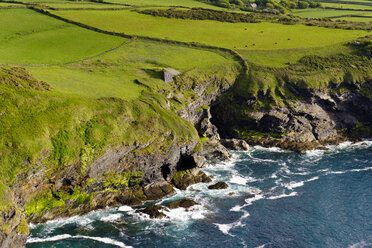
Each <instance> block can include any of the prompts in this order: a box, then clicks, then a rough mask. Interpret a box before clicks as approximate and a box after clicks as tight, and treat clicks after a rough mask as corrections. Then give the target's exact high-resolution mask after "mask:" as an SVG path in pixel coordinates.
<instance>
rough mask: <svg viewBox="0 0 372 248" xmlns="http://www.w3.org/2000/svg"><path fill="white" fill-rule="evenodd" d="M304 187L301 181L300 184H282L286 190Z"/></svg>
mask: <svg viewBox="0 0 372 248" xmlns="http://www.w3.org/2000/svg"><path fill="white" fill-rule="evenodd" d="M302 186H304V182H303V181H301V182H290V183H287V184H284V187H286V188H287V189H291V190H292V189H294V188H298V187H302Z"/></svg>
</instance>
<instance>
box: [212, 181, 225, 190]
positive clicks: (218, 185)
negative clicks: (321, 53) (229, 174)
mask: <svg viewBox="0 0 372 248" xmlns="http://www.w3.org/2000/svg"><path fill="white" fill-rule="evenodd" d="M228 187H229V185H227V183H225V182H218V183H215V184H212V185H209V186H208V189H227V188H228Z"/></svg>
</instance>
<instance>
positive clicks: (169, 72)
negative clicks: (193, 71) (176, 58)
mask: <svg viewBox="0 0 372 248" xmlns="http://www.w3.org/2000/svg"><path fill="white" fill-rule="evenodd" d="M180 74H181V72H179V71H177V70H175V69H172V68H165V69H164V70H163V79H164V82H165V83H167V84H169V83H172V82H173V77H175V76H178V75H180Z"/></svg>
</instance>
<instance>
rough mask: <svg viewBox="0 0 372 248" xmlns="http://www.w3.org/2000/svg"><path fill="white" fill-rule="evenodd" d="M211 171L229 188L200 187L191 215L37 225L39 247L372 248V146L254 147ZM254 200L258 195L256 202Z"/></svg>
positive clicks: (107, 215) (104, 216) (97, 215)
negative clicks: (299, 150) (301, 151)
mask: <svg viewBox="0 0 372 248" xmlns="http://www.w3.org/2000/svg"><path fill="white" fill-rule="evenodd" d="M205 172H206V173H208V174H209V175H212V176H214V178H213V182H212V183H215V182H217V181H225V182H227V183H228V184H229V188H228V189H225V190H208V189H207V186H208V185H206V184H198V185H194V186H191V187H189V188H188V190H187V191H178V192H177V194H176V195H174V196H172V197H170V198H168V199H165V200H163V201H160V202H158V203H157V204H162V203H164V202H167V201H170V200H175V199H178V198H181V197H189V198H193V199H194V200H196V201H197V202H199V203H200V205H199V206H195V207H194V208H193V209H192V210H190V211H185V210H181V209H176V210H172V211H169V212H165V213H166V214H167V216H168V217H167V218H166V219H164V220H149V219H147V218H146V217H145V216H141V215H138V214H136V213H135V212H134V211H135V209H132V208H130V207H126V206H123V207H121V208H118V209H108V210H105V211H98V212H94V213H91V214H89V215H87V216H82V217H74V218H70V219H65V220H59V221H52V222H48V223H46V224H43V225H37V226H31V235H30V237H29V239H28V244H27V247H28V248H41V247H61V248H62V247H63V248H65V247H265V248H268V247H294V248H299V247H337V248H340V247H351V248H358V247H372V142H365V143H359V144H356V145H351V144H342V145H340V146H337V147H331V148H330V150H329V151H310V152H307V153H306V154H297V153H292V152H284V151H282V150H279V149H264V148H259V147H256V148H253V149H251V151H249V152H246V153H235V158H234V160H233V161H231V162H229V163H226V164H219V165H211V166H210V167H208V168H206V169H205ZM252 195H254V196H253V197H252Z"/></svg>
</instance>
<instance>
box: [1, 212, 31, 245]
mask: <svg viewBox="0 0 372 248" xmlns="http://www.w3.org/2000/svg"><path fill="white" fill-rule="evenodd" d="M28 233H29V229H28V225H27V222H26V220H25V218H24V215H23V214H22V213H21V211H20V210H19V209H18V207H16V206H11V207H8V208H4V209H2V210H1V211H0V247H1V248H20V247H24V246H25V243H26V240H27V235H28Z"/></svg>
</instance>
